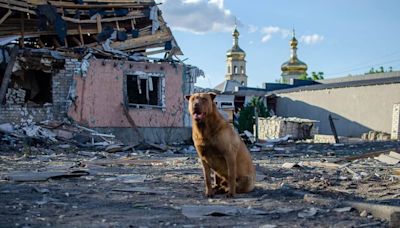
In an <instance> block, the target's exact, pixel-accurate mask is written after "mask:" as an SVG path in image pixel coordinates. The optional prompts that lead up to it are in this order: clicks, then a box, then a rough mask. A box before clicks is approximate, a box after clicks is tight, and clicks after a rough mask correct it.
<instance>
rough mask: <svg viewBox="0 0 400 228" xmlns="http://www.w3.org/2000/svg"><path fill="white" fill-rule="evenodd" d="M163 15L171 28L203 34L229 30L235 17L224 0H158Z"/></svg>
mask: <svg viewBox="0 0 400 228" xmlns="http://www.w3.org/2000/svg"><path fill="white" fill-rule="evenodd" d="M157 2H161V3H162V4H161V5H160V6H159V8H160V9H161V10H162V13H163V17H164V19H165V21H166V22H167V23H168V25H169V26H170V27H171V28H172V29H173V30H180V31H186V32H192V33H195V34H205V33H208V32H231V31H232V29H233V26H234V23H235V17H234V16H233V15H232V13H231V12H230V11H229V10H228V9H226V8H224V0H158V1H157Z"/></svg>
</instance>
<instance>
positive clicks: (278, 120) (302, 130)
mask: <svg viewBox="0 0 400 228" xmlns="http://www.w3.org/2000/svg"><path fill="white" fill-rule="evenodd" d="M317 133H318V127H317V126H316V121H313V120H308V119H300V118H293V117H292V118H283V117H278V116H272V117H268V118H263V117H259V118H258V138H259V139H264V140H265V139H278V138H283V137H285V136H287V135H291V138H292V139H309V138H312V137H314V135H315V134H317Z"/></svg>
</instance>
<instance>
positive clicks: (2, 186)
mask: <svg viewBox="0 0 400 228" xmlns="http://www.w3.org/2000/svg"><path fill="white" fill-rule="evenodd" d="M259 146H260V145H259ZM250 147H251V148H252V150H253V152H252V157H253V160H254V163H255V164H256V166H257V168H256V170H257V185H256V188H255V190H254V191H253V192H251V193H248V194H240V195H237V196H236V197H234V198H225V197H224V196H223V195H218V196H216V197H214V198H212V199H209V198H206V197H204V184H203V176H202V173H201V167H200V164H199V162H198V159H197V155H196V153H195V151H194V148H193V147H192V146H190V145H178V144H176V145H173V146H163V145H151V144H140V145H134V146H127V147H125V148H123V149H121V148H120V149H115V150H112V149H108V150H107V151H106V150H105V149H104V147H100V148H97V149H96V147H87V148H83V147H80V146H76V145H72V144H65V143H63V144H60V143H56V144H54V143H53V144H44V143H42V142H39V143H37V144H35V143H32V142H29V143H23V142H19V143H18V142H17V143H15V142H13V143H9V141H8V142H3V143H2V144H0V199H1V200H0V227H46V226H47V227H172V226H176V227H203V226H204V227H209V226H211V227H215V226H218V227H388V226H392V227H396V226H397V225H398V224H399V220H400V219H399V213H400V210H399V208H400V207H399V206H400V200H399V199H400V183H399V177H400V176H398V175H400V174H399V172H398V169H397V168H400V167H399V164H393V165H389V164H387V162H382V161H378V160H376V159H374V157H378V156H379V155H380V154H388V153H389V152H390V151H397V152H399V149H400V143H399V142H368V143H367V142H363V143H362V142H358V143H346V144H343V145H332V144H313V143H295V142H291V143H287V142H285V143H283V144H275V145H274V146H269V147H265V148H261V149H260V148H259V147H252V146H250ZM117 151H120V152H117ZM394 163H396V162H394Z"/></svg>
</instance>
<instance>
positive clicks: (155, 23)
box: [149, 6, 160, 34]
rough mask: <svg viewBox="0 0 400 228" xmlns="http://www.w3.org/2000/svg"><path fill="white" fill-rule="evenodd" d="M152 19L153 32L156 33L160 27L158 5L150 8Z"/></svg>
mask: <svg viewBox="0 0 400 228" xmlns="http://www.w3.org/2000/svg"><path fill="white" fill-rule="evenodd" d="M149 18H150V20H152V27H151V34H154V33H155V32H156V31H157V30H158V29H159V28H160V22H159V21H158V7H157V6H153V7H151V8H150V17H149Z"/></svg>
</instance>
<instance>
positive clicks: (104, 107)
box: [68, 59, 184, 127]
mask: <svg viewBox="0 0 400 228" xmlns="http://www.w3.org/2000/svg"><path fill="white" fill-rule="evenodd" d="M104 63H105V65H104ZM134 71H143V72H149V73H150V72H151V73H164V74H165V106H166V109H165V110H164V111H163V110H161V109H158V108H152V109H137V108H133V107H130V108H129V114H130V116H131V117H132V119H133V120H134V121H135V123H136V125H137V126H138V127H182V126H183V105H184V100H183V97H184V95H183V92H182V88H183V79H182V77H183V73H182V71H183V66H182V65H176V68H174V67H173V66H172V65H170V64H168V63H160V64H158V63H146V62H140V63H138V62H129V61H120V60H100V59H98V60H91V61H90V67H89V70H88V72H87V75H86V77H82V76H80V75H75V76H74V79H75V80H76V82H77V83H76V84H77V86H76V95H77V96H78V97H77V100H76V102H75V104H72V105H71V106H70V108H69V112H68V114H69V116H70V117H72V118H73V119H74V120H75V121H77V122H78V123H80V124H82V125H86V126H88V127H131V125H130V124H129V122H128V120H127V118H126V116H125V115H124V112H123V108H122V106H121V103H122V102H123V100H124V73H126V72H132V73H133V72H134Z"/></svg>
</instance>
